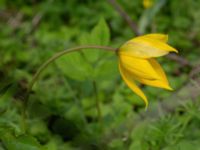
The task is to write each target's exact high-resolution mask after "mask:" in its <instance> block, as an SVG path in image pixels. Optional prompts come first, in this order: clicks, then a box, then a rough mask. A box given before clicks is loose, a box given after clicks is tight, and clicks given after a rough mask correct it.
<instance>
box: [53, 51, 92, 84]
mask: <svg viewBox="0 0 200 150" xmlns="http://www.w3.org/2000/svg"><path fill="white" fill-rule="evenodd" d="M56 64H57V65H58V67H59V68H60V69H61V70H62V72H63V73H64V74H65V75H66V76H68V77H70V78H72V79H74V80H78V81H84V80H86V79H87V78H90V77H91V74H92V73H91V72H92V67H91V66H90V64H89V63H87V62H86V60H85V59H84V57H83V55H81V53H80V52H74V53H71V54H68V55H67V56H63V57H61V58H59V59H58V60H57V61H56Z"/></svg>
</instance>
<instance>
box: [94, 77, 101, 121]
mask: <svg viewBox="0 0 200 150" xmlns="http://www.w3.org/2000/svg"><path fill="white" fill-rule="evenodd" d="M92 84H93V89H94V94H95V100H96V109H97V115H98V121H99V122H101V120H102V115H101V105H100V100H99V98H98V92H97V83H96V81H95V80H93V82H92Z"/></svg>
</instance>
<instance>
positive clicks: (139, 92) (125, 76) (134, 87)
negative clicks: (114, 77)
mask: <svg viewBox="0 0 200 150" xmlns="http://www.w3.org/2000/svg"><path fill="white" fill-rule="evenodd" d="M119 70H120V73H121V76H122V78H123V80H124V81H125V83H126V84H127V86H128V87H129V88H130V89H131V90H132V91H133V92H135V93H136V94H137V95H138V96H140V97H141V98H142V99H143V100H144V102H145V106H146V108H147V106H148V100H147V98H146V96H145V95H144V93H143V92H142V90H141V89H140V88H139V87H138V86H137V85H136V84H135V83H134V79H133V78H132V76H131V75H130V74H129V73H128V72H127V71H126V70H125V69H123V67H122V66H121V64H120V63H119Z"/></svg>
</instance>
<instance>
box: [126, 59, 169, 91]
mask: <svg viewBox="0 0 200 150" xmlns="http://www.w3.org/2000/svg"><path fill="white" fill-rule="evenodd" d="M148 61H149V63H150V64H151V65H152V66H153V67H154V70H155V71H156V72H157V74H158V75H159V78H157V79H147V78H141V77H138V76H135V75H134V74H133V73H132V72H131V70H127V69H126V71H127V72H129V74H131V75H132V76H133V78H134V79H135V80H137V81H139V82H141V83H143V84H146V85H150V86H154V87H159V88H164V89H167V90H172V88H171V87H170V86H169V82H168V80H167V77H166V75H165V73H164V71H163V69H162V67H161V66H160V64H159V63H158V62H157V61H156V60H155V59H149V60H148Z"/></svg>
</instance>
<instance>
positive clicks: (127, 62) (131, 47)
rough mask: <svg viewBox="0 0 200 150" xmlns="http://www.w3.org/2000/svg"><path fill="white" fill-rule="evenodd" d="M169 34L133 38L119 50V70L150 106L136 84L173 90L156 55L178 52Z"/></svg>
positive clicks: (129, 84) (126, 81) (134, 90)
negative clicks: (171, 42)
mask: <svg viewBox="0 0 200 150" xmlns="http://www.w3.org/2000/svg"><path fill="white" fill-rule="evenodd" d="M167 41H168V36H167V35H164V34H147V35H143V36H139V37H136V38H133V39H131V40H130V41H128V42H126V43H125V44H124V45H122V46H121V47H120V48H119V50H118V52H117V53H118V56H119V70H120V73H121V75H122V78H123V80H124V81H125V83H126V84H127V85H128V87H129V88H130V89H131V90H132V91H133V92H135V93H136V94H137V95H138V96H140V97H141V98H142V99H143V100H144V102H145V104H146V108H147V106H148V100H147V98H146V96H145V94H144V93H143V92H142V90H141V89H140V88H139V87H138V86H137V85H136V84H135V81H139V82H141V83H142V84H146V85H150V86H155V87H159V88H164V89H167V90H172V88H171V87H170V86H169V82H168V80H167V78H166V75H165V73H164V71H163V69H162V68H161V66H160V64H159V63H158V62H157V61H156V60H155V59H154V57H160V56H163V55H166V54H168V53H169V52H178V51H177V50H176V49H175V48H173V47H171V46H169V45H168V44H167Z"/></svg>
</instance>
